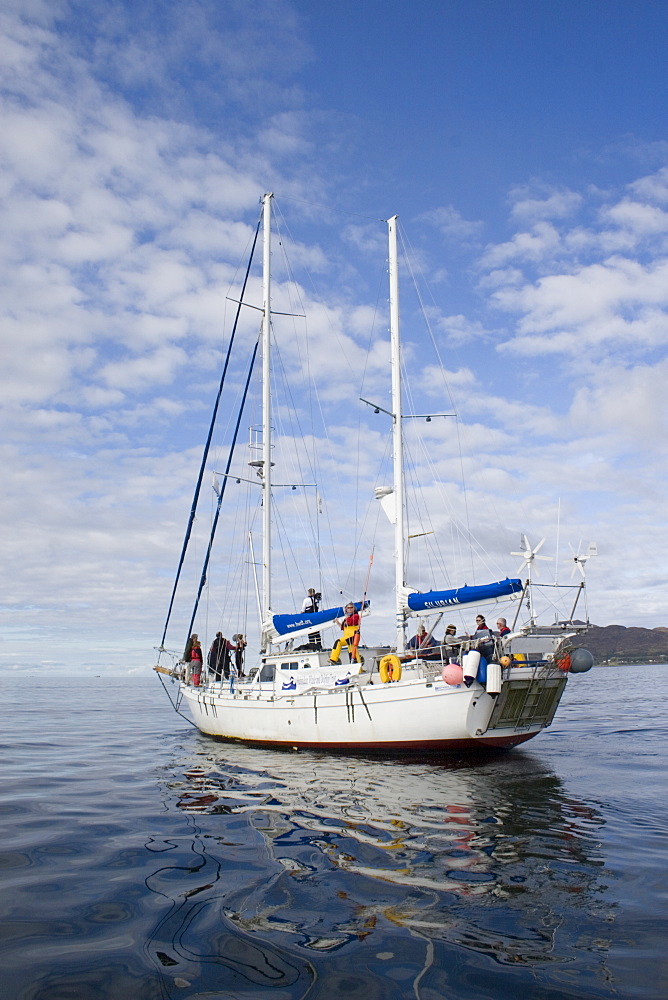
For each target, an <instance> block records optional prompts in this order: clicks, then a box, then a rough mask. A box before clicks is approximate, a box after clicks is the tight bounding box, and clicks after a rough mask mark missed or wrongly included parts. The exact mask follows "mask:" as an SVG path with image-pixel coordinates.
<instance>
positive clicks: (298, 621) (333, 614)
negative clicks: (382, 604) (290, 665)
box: [271, 601, 371, 635]
mask: <svg viewBox="0 0 668 1000" xmlns="http://www.w3.org/2000/svg"><path fill="white" fill-rule="evenodd" d="M350 603H355V602H352V601H351V602H350ZM370 603H371V602H370V601H364V607H365V608H368V607H369V604H370ZM361 610H362V601H357V602H356V603H355V611H361ZM344 617H345V614H344V611H343V608H342V607H338V608H328V609H327V610H326V611H316V612H310V611H304V612H302V614H297V615H295V614H291V615H274V616H273V617H272V619H271V623H272V625H273V626H274V628H275V629H276V634H277V635H293V633H295V632H304V631H308V632H316V631H317V630H318V626H319V625H328V624H329V622H333V621H334V619H335V618H344Z"/></svg>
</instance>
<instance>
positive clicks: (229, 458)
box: [188, 338, 260, 635]
mask: <svg viewBox="0 0 668 1000" xmlns="http://www.w3.org/2000/svg"><path fill="white" fill-rule="evenodd" d="M259 346H260V341H259V338H258V339H257V340H256V341H255V347H254V348H253V354H252V356H251V361H250V364H249V366H248V375H247V376H246V384H245V386H244V391H243V395H242V398H241V405H240V406H239V413H238V415H237V420H236V423H235V426H234V434H233V435H232V443H231V444H230V450H229V453H228V456H227V464H226V466H225V477H224V479H223V482H222V483H221V486H220V493H219V494H218V503H217V504H216V514H215V517H214V519H213V525H212V527H211V534H210V536H209V544H208V546H207V550H206V556H205V557H204V565H203V566H202V575H201V577H200V581H199V587H198V589H197V597H196V598H195V606H194V607H193V612H192V616H191V618H190V625H189V626H188V635H190V634H191V632H192V629H193V625H194V624H195V616H196V615H197V609H198V607H199V601H200V597H201V596H202V590H203V589H204V585H205V583H206V577H207V572H208V569H209V560H210V559H211V549H212V548H213V539H214V536H215V534H216V528H217V527H218V519H219V517H220V508H221V506H222V503H223V497H224V496H225V489H226V486H227V481H228V474H229V471H230V466H231V465H232V457H233V455H234V449H235V447H236V443H237V437H238V434H239V426H240V424H241V417H242V414H243V411H244V405H245V403H246V397H247V396H248V387H249V385H250V380H251V376H252V374H253V367H254V365H255V358H256V357H257V352H258V348H259Z"/></svg>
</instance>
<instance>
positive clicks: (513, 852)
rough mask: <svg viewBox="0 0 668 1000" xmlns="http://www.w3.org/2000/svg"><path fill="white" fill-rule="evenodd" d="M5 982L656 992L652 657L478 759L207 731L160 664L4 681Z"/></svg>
mask: <svg viewBox="0 0 668 1000" xmlns="http://www.w3.org/2000/svg"><path fill="white" fill-rule="evenodd" d="M3 679H4V682H5V683H4V688H5V715H4V720H3V727H2V729H3V736H2V763H1V764H0V776H1V782H0V830H1V834H2V839H1V849H2V853H1V854H0V890H1V894H0V899H1V911H2V914H1V921H2V922H1V935H2V945H1V948H2V954H1V960H2V965H1V969H2V980H1V984H0V993H1V995H2V997H3V998H6V1000H75V998H76V1000H107V998H108V1000H153V998H156V1000H157V998H160V1000H164V998H184V1000H188V998H195V997H197V998H203V1000H204V998H206V1000H217V998H220V1000H222V998H225V1000H237V998H238V1000H259V998H262V1000H266V998H271V997H276V998H277V1000H278V998H280V1000H283V998H285V1000H332V998H342V1000H404V998H406V1000H408V998H415V1000H445V998H451V1000H484V998H494V1000H497V998H506V997H507V998H513V1000H515V998H516V997H518V996H522V995H527V996H529V997H530V998H532V1000H561V998H573V1000H575V998H578V1000H580V998H617V1000H619V998H643V1000H649V998H657V1000H658V998H661V1000H664V998H665V997H666V996H668V966H667V959H666V931H667V930H668V928H667V926H666V917H667V915H668V900H667V898H666V883H667V880H666V861H667V853H666V830H667V829H668V805H667V803H668V796H667V795H666V780H665V772H666V768H665V757H666V754H667V753H668V722H667V712H666V705H668V667H664V666H646V667H642V666H641V667H608V668H603V667H601V668H596V669H594V670H592V671H591V672H590V673H589V674H586V675H581V676H579V677H573V678H571V679H570V681H569V684H568V689H567V692H566V695H565V702H564V703H563V704H562V706H561V708H560V710H559V712H558V714H557V718H556V719H555V722H554V723H553V725H552V727H551V728H550V729H549V730H547V731H546V732H545V733H543V734H542V735H541V736H539V737H537V738H536V739H535V740H534V741H532V742H531V743H530V744H528V745H527V746H526V748H525V749H521V748H520V749H517V750H514V751H512V752H511V753H509V754H507V755H504V756H501V757H495V758H492V759H487V760H482V761H471V760H467V759H466V758H464V757H461V756H457V757H451V758H448V759H445V758H444V759H441V760H433V759H426V760H417V761H416V760H412V761H408V762H406V761H403V762H402V761H400V760H393V759H389V758H388V759H383V760H373V759H368V758H352V759H351V758H339V757H336V756H321V755H316V754H311V753H292V752H290V753H288V752H285V753H283V752H274V751H258V750H253V749H248V748H245V747H239V746H227V745H225V744H222V743H216V742H214V741H212V740H210V739H208V738H206V737H204V736H202V735H200V734H199V733H198V731H197V730H195V729H194V728H191V727H190V726H189V725H188V724H187V723H185V722H184V720H183V719H181V718H179V716H177V715H176V714H175V713H174V712H173V711H172V709H171V706H170V704H169V701H168V700H167V698H166V696H165V694H164V692H163V690H162V688H161V686H160V682H159V680H158V678H157V676H156V675H155V674H153V673H152V672H150V671H147V674H146V675H145V676H141V677H136V676H133V677H130V678H127V679H120V678H118V677H104V676H102V677H91V676H84V677H80V678H76V679H71V678H68V679H61V678H55V677H51V678H49V677H48V676H43V677H42V676H41V675H37V676H28V677H27V676H21V675H18V674H11V675H10V674H5V675H4V678H3Z"/></svg>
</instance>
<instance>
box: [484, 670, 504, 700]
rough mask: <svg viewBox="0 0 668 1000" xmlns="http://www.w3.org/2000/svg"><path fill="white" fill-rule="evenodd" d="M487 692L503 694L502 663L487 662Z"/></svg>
mask: <svg viewBox="0 0 668 1000" xmlns="http://www.w3.org/2000/svg"><path fill="white" fill-rule="evenodd" d="M486 687H487V694H501V664H500V663H488V664H487V685H486Z"/></svg>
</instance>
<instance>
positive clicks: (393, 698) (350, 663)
mask: <svg viewBox="0 0 668 1000" xmlns="http://www.w3.org/2000/svg"><path fill="white" fill-rule="evenodd" d="M272 197H273V196H272V195H271V194H267V195H265V196H264V199H263V212H262V229H263V240H264V245H263V304H262V332H261V349H262V373H263V390H262V430H261V434H260V436H259V438H258V441H259V444H258V448H259V449H260V454H261V457H260V458H256V460H255V461H254V462H253V463H252V464H253V465H254V466H255V469H256V472H257V474H258V476H259V479H260V486H261V490H262V528H263V531H262V534H263V540H262V559H261V565H262V574H261V585H259V586H258V590H259V591H260V594H259V604H260V620H261V632H262V634H261V642H260V650H261V652H260V662H259V663H258V664H257V665H256V666H255V667H254V668H253V669H251V670H249V672H248V676H247V677H240V676H235V673H234V671H232V674H231V677H230V678H229V679H228V678H225V677H221V676H216V675H215V674H213V673H211V672H209V673H208V674H207V671H206V669H204V671H203V673H202V676H201V681H200V682H199V683H197V684H196V683H194V680H193V677H192V675H191V672H190V671H189V669H188V665H187V664H184V663H183V662H178V661H177V660H176V657H174V662H173V663H172V665H171V666H165V665H162V664H161V663H160V662H158V665H157V666H156V667H155V668H154V669H155V670H156V671H157V672H158V674H159V675H161V679H162V676H164V675H167V676H170V677H171V678H172V680H174V681H175V682H176V683H177V685H178V694H177V696H176V698H175V699H172V701H173V704H174V707H175V708H176V709H177V711H180V708H181V706H182V705H183V704H185V705H186V706H187V708H188V710H189V713H190V715H191V717H192V720H193V721H194V723H195V725H196V726H197V727H198V728H199V729H200V730H201V731H202V732H203V733H205V734H208V735H210V736H214V737H218V738H222V739H228V740H240V741H245V742H249V743H253V744H258V745H264V746H279V747H280V746H284V747H294V748H311V749H317V748H322V749H329V750H337V751H364V752H368V751H385V752H392V753H396V752H423V751H447V750H451V749H463V748H464V749H465V748H483V747H486V748H509V747H513V746H516V745H518V744H520V743H524V742H525V741H526V740H529V739H531V738H532V737H534V736H536V735H537V734H538V733H539V732H541V730H543V729H544V728H545V727H546V726H549V725H550V723H551V722H552V719H553V717H554V714H555V712H556V710H557V707H558V705H559V701H560V699H561V696H562V693H563V691H564V688H565V685H566V683H567V679H568V674H569V673H576V672H582V671H585V670H588V669H589V667H590V666H591V665H592V662H593V659H592V657H591V654H590V653H589V652H588V651H587V650H585V649H583V648H581V647H575V646H574V645H572V640H573V639H574V638H575V637H577V636H578V635H579V634H581V633H582V632H584V631H586V629H587V627H588V626H587V624H583V623H582V622H578V621H575V620H574V613H575V608H576V606H577V603H578V598H579V597H580V596H581V594H583V592H584V579H583V580H582V581H581V582H580V583H579V584H578V586H577V588H575V591H576V599H575V601H574V602H573V606H572V609H571V611H570V615H569V616H568V618H567V619H565V620H558V621H556V622H554V623H553V624H551V625H540V624H538V622H537V619H536V614H535V608H534V603H533V598H532V581H531V567H532V563H533V561H534V559H535V558H540V557H537V556H536V552H537V549H538V547H539V546H537V547H536V548H535V549H531V547H530V545H529V543H528V541H526V539H525V538H524V536H523V548H522V553H521V554H522V555H523V557H524V565H526V566H527V569H528V575H529V579H528V580H526V581H524V582H523V581H521V580H520V579H505V580H501V581H497V582H495V583H492V584H488V585H484V586H464V587H460V588H457V589H448V590H430V591H427V592H419V591H417V590H414V589H411V588H410V587H409V586H407V583H406V568H405V551H406V540H405V499H404V476H403V467H404V461H403V433H402V424H403V414H402V391H401V380H400V372H401V364H400V340H399V297H398V259H397V258H398V252H397V218H396V217H394V218H392V219H390V220H389V222H388V236H389V275H390V339H391V370H392V403H391V412H389V411H385V412H387V413H388V415H389V416H390V418H391V423H392V452H393V470H394V472H393V478H394V482H393V484H392V486H391V487H386V488H380V489H377V490H376V498H377V499H378V500H379V501H380V502H381V504H382V506H383V509H384V511H385V513H386V514H387V515H388V517H389V519H390V521H391V522H392V524H393V525H394V550H395V551H394V563H395V585H394V605H395V614H394V623H393V625H391V626H390V628H389V629H388V635H387V641H386V644H384V645H372V646H368V645H367V646H364V647H359V648H358V646H357V642H358V640H359V628H355V621H358V622H359V619H360V616H361V617H362V618H363V617H364V615H365V614H366V612H367V610H368V605H369V603H370V602H371V601H372V600H373V595H372V594H370V595H367V594H366V593H365V594H364V595H363V597H362V600H360V601H356V602H352V603H353V604H354V611H352V612H351V611H350V609H349V610H348V611H347V612H346V610H345V606H342V605H338V606H335V607H330V608H327V609H323V610H318V611H308V612H300V613H291V614H275V613H274V612H273V606H272V589H271V588H272V476H273V452H272V400H271V393H270V386H271V335H270V330H271V316H272V307H271V279H270V261H271V220H272ZM243 295H244V293H243V292H242V295H241V302H240V305H241V304H243ZM364 402H367V401H364ZM371 405H373V404H371ZM375 409H376V411H378V409H382V408H379V407H375ZM237 428H238V422H237ZM230 454H231V453H230ZM205 455H206V452H205ZM204 464H205V463H204V462H203V465H202V469H203V468H204ZM225 475H230V473H229V465H228V469H227V471H226V473H225ZM237 481H239V480H238V479H237ZM196 498H197V494H196ZM219 499H220V498H219ZM195 503H196V501H195ZM195 503H194V504H193V511H194V508H195ZM192 515H193V512H191V519H192ZM189 531H190V527H189V529H188V532H187V533H186V542H185V543H184V550H185V546H186V545H187V541H188V537H189ZM212 538H213V534H212ZM209 550H210V546H209ZM182 559H183V556H182ZM208 559H209V552H207V561H206V563H205V568H204V571H203V572H202V578H201V583H200V593H201V589H202V587H203V585H204V581H205V578H206V575H207V567H208V564H209V563H208ZM580 568H581V567H580ZM177 582H178V575H177ZM175 590H176V584H175ZM175 590H174V592H173V593H172V602H171V603H170V611H171V607H172V604H173V601H174V593H175ZM367 598H368V599H367ZM492 603H496V604H502V605H505V607H510V608H511V609H514V611H513V616H512V617H511V616H510V615H509V618H510V620H511V621H512V628H511V630H510V632H509V633H508V634H506V635H503V636H501V635H493V634H489V633H488V634H485V633H484V632H483V633H481V634H479V635H475V634H474V635H459V636H455V637H452V639H451V640H449V642H448V645H441V646H436V645H424V646H422V647H419V646H418V647H417V648H414V649H411V648H407V642H406V632H407V625H408V623H409V622H410V620H411V619H413V618H416V617H418V616H419V618H420V620H421V621H423V620H425V619H426V620H427V621H428V620H429V617H430V616H440V615H441V614H442V613H443V611H444V609H446V608H447V609H451V610H452V611H454V610H456V609H458V608H467V609H477V608H478V607H480V606H485V605H489V604H492ZM344 615H348V616H349V617H348V618H347V619H346V620H347V621H348V623H349V624H348V627H347V628H346V630H345V631H346V633H347V637H348V641H347V643H344V644H343V653H342V654H341V655H340V656H339V654H338V653H337V652H336V651H334V652H333V647H332V646H329V647H326V648H320V642H307V643H305V644H304V645H302V646H299V647H296V646H295V640H297V639H300V638H304V637H312V636H313V635H314V633H315V634H318V637H319V635H320V633H321V630H324V629H326V628H327V627H328V626H331V625H332V624H334V626H335V627H336V625H337V624H340V623H341V622H340V620H341V619H342V618H344ZM523 616H524V617H523ZM437 620H440V618H439V619H437ZM168 621H169V615H168ZM194 621H195V613H193V618H192V621H191V626H192V624H193V623H194ZM342 627H343V624H342ZM166 630H167V625H166V626H165V633H166ZM165 633H163V639H162V642H161V644H160V646H159V647H158V651H159V658H161V657H163V656H165V655H166V654H167V653H168V651H167V650H166V649H165V646H164V641H165ZM346 647H347V648H346ZM337 656H339V662H332V660H336V659H337ZM341 660H343V661H345V662H341ZM198 680H200V679H199V678H198ZM163 683H164V682H163ZM168 693H169V692H168Z"/></svg>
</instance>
